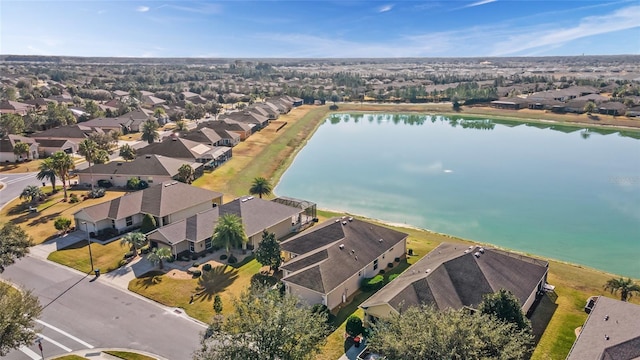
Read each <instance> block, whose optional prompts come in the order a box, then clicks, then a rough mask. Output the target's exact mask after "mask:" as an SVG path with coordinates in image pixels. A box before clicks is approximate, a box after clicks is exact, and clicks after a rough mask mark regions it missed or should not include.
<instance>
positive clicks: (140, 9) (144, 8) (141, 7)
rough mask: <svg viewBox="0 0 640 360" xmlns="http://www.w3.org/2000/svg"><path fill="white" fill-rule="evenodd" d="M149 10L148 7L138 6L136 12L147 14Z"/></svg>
mask: <svg viewBox="0 0 640 360" xmlns="http://www.w3.org/2000/svg"><path fill="white" fill-rule="evenodd" d="M149 10H150V8H149V7H148V6H138V7H137V8H136V11H137V12H147V11H149Z"/></svg>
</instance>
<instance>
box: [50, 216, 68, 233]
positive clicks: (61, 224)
mask: <svg viewBox="0 0 640 360" xmlns="http://www.w3.org/2000/svg"><path fill="white" fill-rule="evenodd" d="M53 226H54V227H55V228H56V230H58V231H62V232H64V233H66V232H67V230H69V228H70V227H71V219H69V218H66V217H62V216H59V217H57V218H56V220H55V221H54V223H53Z"/></svg>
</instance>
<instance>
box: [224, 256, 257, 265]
mask: <svg viewBox="0 0 640 360" xmlns="http://www.w3.org/2000/svg"><path fill="white" fill-rule="evenodd" d="M253 259H254V255H253V254H252V255H249V256H247V257H245V258H244V259H243V260H242V261H240V262H239V263H235V264H229V266H231V267H233V268H236V269H239V268H241V267H243V266H244V265H246V264H248V263H249V262H251V260H253Z"/></svg>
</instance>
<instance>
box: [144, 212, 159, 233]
mask: <svg viewBox="0 0 640 360" xmlns="http://www.w3.org/2000/svg"><path fill="white" fill-rule="evenodd" d="M157 226H158V225H157V224H156V218H154V217H153V215H151V214H144V217H143V218H142V225H140V232H141V233H143V234H146V233H148V232H149V231H151V230H153V229H155V228H156V227H157Z"/></svg>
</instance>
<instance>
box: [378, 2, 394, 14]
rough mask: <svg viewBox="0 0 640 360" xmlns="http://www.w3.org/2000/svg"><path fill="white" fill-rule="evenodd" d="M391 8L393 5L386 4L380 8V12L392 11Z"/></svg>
mask: <svg viewBox="0 0 640 360" xmlns="http://www.w3.org/2000/svg"><path fill="white" fill-rule="evenodd" d="M391 9H393V5H391V4H390V5H384V6H381V7H379V8H378V12H379V13H383V12H387V11H391Z"/></svg>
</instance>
